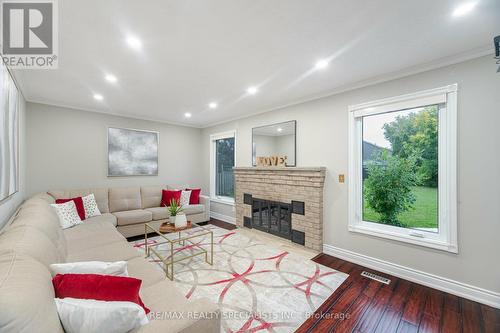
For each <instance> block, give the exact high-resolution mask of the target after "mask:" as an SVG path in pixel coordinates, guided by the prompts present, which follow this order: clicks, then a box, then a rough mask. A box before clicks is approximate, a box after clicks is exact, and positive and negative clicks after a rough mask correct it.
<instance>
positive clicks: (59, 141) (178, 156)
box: [26, 103, 203, 195]
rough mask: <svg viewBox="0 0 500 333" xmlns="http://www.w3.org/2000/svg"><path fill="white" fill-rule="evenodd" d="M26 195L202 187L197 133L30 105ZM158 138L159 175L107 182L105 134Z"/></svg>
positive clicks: (183, 129)
mask: <svg viewBox="0 0 500 333" xmlns="http://www.w3.org/2000/svg"><path fill="white" fill-rule="evenodd" d="M26 117H27V121H26V128H27V147H28V162H27V163H28V165H29V167H28V170H27V184H28V191H27V192H28V194H29V195H31V194H34V193H36V192H41V191H47V190H49V189H57V188H81V187H112V186H135V185H156V184H157V185H160V184H189V185H191V186H199V185H201V183H202V180H203V179H202V173H201V172H200V165H201V157H200V153H199V151H200V146H199V143H200V130H199V129H197V128H190V127H183V126H174V125H169V124H163V123H157V122H151V121H143V120H137V119H131V118H125V117H117V116H110V115H104V114H100V113H95V112H87V111H79V110H74V109H67V108H60V107H56V106H49V105H43V104H34V103H27V115H26ZM108 126H112V127H122V128H134V129H144V130H152V131H158V132H160V140H159V141H160V143H159V152H158V154H159V175H158V176H135V177H107V128H108Z"/></svg>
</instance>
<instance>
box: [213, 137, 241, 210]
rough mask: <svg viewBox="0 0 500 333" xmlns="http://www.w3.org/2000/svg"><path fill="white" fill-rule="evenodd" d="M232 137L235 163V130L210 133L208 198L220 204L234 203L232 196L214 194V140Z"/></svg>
mask: <svg viewBox="0 0 500 333" xmlns="http://www.w3.org/2000/svg"><path fill="white" fill-rule="evenodd" d="M229 138H234V163H235V165H236V143H237V141H236V130H231V131H225V132H220V133H215V134H211V135H210V200H211V201H214V202H218V203H222V204H227V205H234V202H235V201H234V198H232V197H226V196H220V195H216V188H215V184H216V175H215V169H216V166H215V163H216V157H215V154H216V152H217V151H216V141H217V140H221V139H229Z"/></svg>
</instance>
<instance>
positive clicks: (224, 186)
mask: <svg viewBox="0 0 500 333" xmlns="http://www.w3.org/2000/svg"><path fill="white" fill-rule="evenodd" d="M210 144H211V194H212V198H213V199H218V200H221V201H228V202H234V172H233V167H234V163H235V152H234V148H235V133H234V132H233V131H232V132H227V133H220V134H215V135H212V136H211V137H210Z"/></svg>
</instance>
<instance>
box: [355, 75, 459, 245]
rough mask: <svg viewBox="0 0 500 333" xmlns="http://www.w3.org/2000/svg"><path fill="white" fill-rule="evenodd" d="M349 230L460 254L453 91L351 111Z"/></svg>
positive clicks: (442, 90)
mask: <svg viewBox="0 0 500 333" xmlns="http://www.w3.org/2000/svg"><path fill="white" fill-rule="evenodd" d="M350 131H351V133H350V139H351V141H350V158H349V163H350V174H351V181H350V203H349V205H350V215H349V229H350V230H351V231H354V232H361V233H366V234H370V235H375V236H380V237H385V238H390V239H395V240H400V241H405V242H409V243H414V244H419V245H424V246H429V247H434V248H438V249H442V250H447V251H451V252H457V243H456V85H452V86H447V87H444V88H439V89H433V90H428V91H423V92H419V93H415V94H410V95H405V96H400V97H395V98H390V99H385V100H379V101H375V102H370V103H365V104H360V105H355V106H351V107H350Z"/></svg>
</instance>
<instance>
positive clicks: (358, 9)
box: [15, 0, 500, 127]
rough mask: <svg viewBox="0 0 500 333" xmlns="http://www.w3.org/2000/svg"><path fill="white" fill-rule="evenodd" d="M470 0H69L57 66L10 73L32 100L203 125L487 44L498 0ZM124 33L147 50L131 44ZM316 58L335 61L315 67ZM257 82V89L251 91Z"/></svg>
mask: <svg viewBox="0 0 500 333" xmlns="http://www.w3.org/2000/svg"><path fill="white" fill-rule="evenodd" d="M464 1H468V0H459V1H452V0H439V1H436V0H419V1H401V0H378V1H366V0H273V1H269V0H217V1H215V0H210V1H209V0H205V1H199V0H175V1H172V0H169V1H166V0H148V1H138V0H106V1H102V0H79V1H76V0H64V1H59V2H58V3H59V6H60V9H59V69H57V70H23V71H16V72H15V76H16V78H17V80H18V81H19V83H20V85H21V89H22V91H23V93H24V95H25V97H26V99H27V100H29V101H34V102H41V103H48V104H55V105H62V106H69V107H74V108H78V109H85V110H91V111H98V112H105V113H110V114H118V115H123V116H132V117H139V118H144V119H151V120H158V121H165V122H172V123H181V124H186V125H192V126H200V127H203V126H207V125H210V124H214V123H218V122H222V121H226V120H229V119H234V118H239V117H243V116H246V115H250V114H253V113H258V112H262V111H265V110H271V109H273V108H277V107H280V106H284V105H288V104H292V103H296V102H299V101H304V100H307V99H311V98H314V97H317V96H322V95H326V94H328V93H331V92H333V91H336V90H340V89H343V88H345V87H348V86H350V85H354V84H356V83H359V82H365V81H367V80H370V79H372V78H377V77H381V76H383V75H386V74H388V73H394V72H398V71H402V70H404V69H407V68H410V67H414V66H420V65H423V64H429V63H432V62H436V61H441V62H442V61H444V60H445V59H448V60H450V59H454V58H453V57H462V58H463V57H464V56H467V55H469V56H470V55H478V54H487V53H488V52H490V51H491V52H492V49H493V45H492V39H493V37H494V36H495V35H498V34H500V1H498V0H479V2H478V4H477V6H476V8H475V9H474V10H473V11H472V12H471V13H470V14H468V15H466V16H463V17H460V18H456V17H453V16H452V15H451V13H452V12H453V10H454V8H455V7H456V6H457V5H459V4H461V3H463V2H464ZM128 34H133V35H135V36H137V37H139V38H140V39H141V40H142V42H143V49H142V51H140V52H137V51H134V50H132V49H130V48H129V47H128V46H127V44H126V42H125V39H126V36H127V35H128ZM321 58H330V59H331V61H330V66H329V67H328V68H327V69H325V70H323V71H313V70H311V69H312V68H313V66H314V63H315V62H316V61H317V60H318V59H321ZM448 60H447V61H448ZM108 72H109V73H112V74H114V75H115V76H116V77H117V78H118V82H117V83H116V84H114V85H113V84H110V83H108V82H106V81H105V80H104V75H105V73H108ZM253 85H255V86H259V89H260V91H259V93H258V94H256V95H255V96H246V95H245V89H246V88H247V87H248V86H253ZM94 93H99V94H102V95H103V96H104V100H103V101H96V100H94V99H93V94H94ZM211 101H216V102H217V103H218V104H219V107H218V108H217V109H216V110H209V108H208V107H207V104H208V103H209V102H211ZM185 112H190V113H191V114H192V118H190V119H184V116H183V115H184V113H185Z"/></svg>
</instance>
